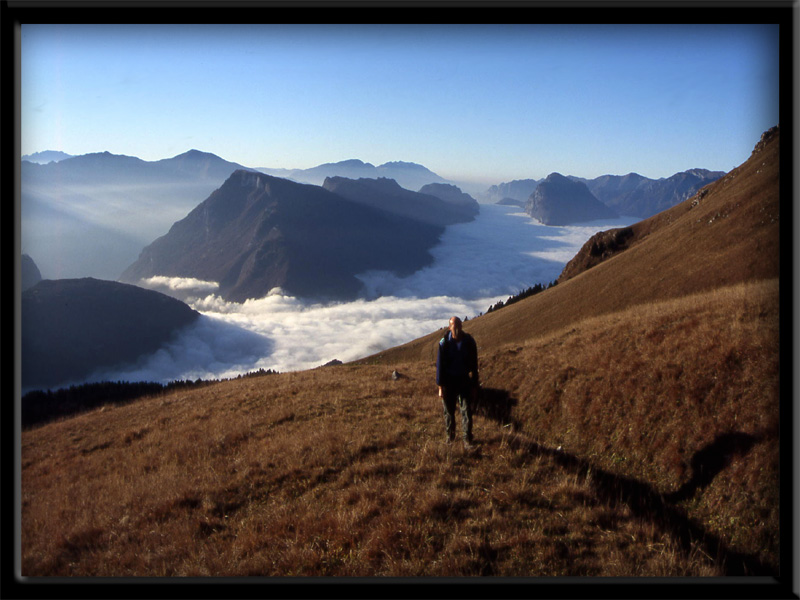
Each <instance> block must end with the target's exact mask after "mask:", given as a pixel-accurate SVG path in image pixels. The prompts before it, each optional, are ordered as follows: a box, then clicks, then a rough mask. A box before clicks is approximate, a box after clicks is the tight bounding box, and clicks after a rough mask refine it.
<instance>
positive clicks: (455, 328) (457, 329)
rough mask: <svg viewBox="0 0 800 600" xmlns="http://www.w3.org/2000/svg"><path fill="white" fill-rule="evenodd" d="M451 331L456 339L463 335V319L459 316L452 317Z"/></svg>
mask: <svg viewBox="0 0 800 600" xmlns="http://www.w3.org/2000/svg"><path fill="white" fill-rule="evenodd" d="M450 333H451V334H452V336H453V338H454V339H456V340H457V339H458V338H460V337H461V319H459V318H458V317H450Z"/></svg>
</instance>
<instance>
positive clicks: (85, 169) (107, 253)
mask: <svg viewBox="0 0 800 600" xmlns="http://www.w3.org/2000/svg"><path fill="white" fill-rule="evenodd" d="M242 168H244V167H242V166H241V165H238V164H236V163H231V162H228V161H225V160H223V159H221V158H219V157H218V156H215V155H213V154H209V153H206V152H200V151H197V150H190V151H189V152H186V153H184V154H180V155H178V156H175V157H173V158H169V159H164V160H159V161H152V162H150V161H143V160H141V159H139V158H135V157H132V156H122V155H116V154H111V153H108V152H102V153H94V154H85V155H81V156H75V157H72V158H67V159H64V160H60V161H58V162H50V163H48V164H35V163H32V162H29V161H23V162H22V163H21V205H20V208H21V223H20V225H21V234H22V251H23V252H24V253H26V254H28V255H30V256H32V257H33V258H34V259H35V260H36V263H37V264H38V265H39V269H40V270H41V271H42V274H43V276H44V277H45V278H48V279H60V278H75V277H84V276H92V277H97V278H100V279H116V277H117V275H118V274H119V273H120V271H122V269H124V268H125V267H126V266H127V265H129V264H130V263H131V262H132V261H134V260H136V257H137V256H138V255H139V252H141V250H142V248H143V247H144V246H145V245H147V244H149V243H150V242H152V241H153V240H154V239H155V238H157V237H158V236H160V235H163V234H164V233H166V231H167V230H168V229H169V227H170V225H171V224H172V223H174V222H175V221H177V220H178V219H181V218H183V217H184V216H186V214H187V213H188V212H189V211H190V210H191V209H192V208H194V207H195V206H197V204H198V203H199V202H201V201H202V200H203V199H204V198H206V197H207V196H208V195H209V194H210V193H211V192H212V191H214V190H215V189H217V188H218V187H219V186H220V185H222V183H223V182H224V181H225V179H227V178H228V176H229V175H230V174H231V173H233V172H234V171H235V170H237V169H242Z"/></svg>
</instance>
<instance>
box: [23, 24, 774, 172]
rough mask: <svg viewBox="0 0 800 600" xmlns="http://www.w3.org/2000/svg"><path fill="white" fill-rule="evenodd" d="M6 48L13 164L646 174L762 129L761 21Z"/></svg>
mask: <svg viewBox="0 0 800 600" xmlns="http://www.w3.org/2000/svg"><path fill="white" fill-rule="evenodd" d="M21 51H22V52H21V61H22V77H21V134H22V137H21V143H22V147H21V150H22V154H30V153H33V152H37V151H43V150H62V151H64V152H67V153H69V154H85V153H89V152H100V151H109V152H112V153H114V154H126V155H131V156H138V157H139V158H142V159H144V160H159V159H162V158H169V157H171V156H175V155H177V154H180V153H182V152H185V151H187V150H189V149H192V148H196V149H199V150H203V151H206V152H213V153H214V154H217V155H219V156H221V157H223V158H225V159H227V160H231V161H235V162H238V163H240V164H243V165H246V166H249V167H272V168H309V167H312V166H316V165H318V164H321V163H325V162H336V161H340V160H345V159H350V158H358V159H361V160H364V161H367V162H371V163H373V164H376V165H378V164H381V163H384V162H387V161H394V160H402V161H410V162H416V163H420V164H423V165H425V166H426V167H428V168H430V169H431V170H433V171H435V172H436V173H438V174H439V175H442V176H444V177H447V178H451V179H454V180H480V181H486V182H488V183H498V182H501V181H511V180H513V179H525V178H537V179H538V178H541V177H545V176H547V175H548V174H549V173H551V172H554V171H557V172H560V173H562V174H565V175H577V176H582V177H590V178H591V177H597V176H599V175H603V174H609V173H610V174H619V175H624V174H626V173H629V172H637V173H640V174H642V175H645V176H647V177H652V178H658V177H668V176H670V175H672V174H674V173H676V172H679V171H683V170H686V169H690V168H695V167H699V168H707V169H711V170H721V171H728V170H730V169H732V168H734V167H736V166H738V165H739V164H741V163H742V162H744V160H746V159H747V158H748V156H749V155H750V152H751V151H752V149H753V146H754V145H755V144H756V142H757V141H758V139H759V137H760V135H761V133H763V132H764V131H765V130H766V129H768V128H769V127H772V126H774V125H776V124H778V27H777V25H674V26H670V25H602V26H600V25H598V26H593V25H563V26H556V25H514V26H512V25H409V26H406V25H350V26H346V25H328V26H325V25H315V26H311V25H253V26H240V25H181V26H168V25H159V26H154V25H26V24H23V25H22V26H21Z"/></svg>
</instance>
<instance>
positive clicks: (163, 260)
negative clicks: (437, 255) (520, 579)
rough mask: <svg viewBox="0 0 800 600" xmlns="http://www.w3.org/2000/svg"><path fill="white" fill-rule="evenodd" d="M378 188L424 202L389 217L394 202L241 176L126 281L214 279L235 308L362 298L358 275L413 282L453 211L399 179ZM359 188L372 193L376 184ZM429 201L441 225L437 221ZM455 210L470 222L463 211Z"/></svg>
mask: <svg viewBox="0 0 800 600" xmlns="http://www.w3.org/2000/svg"><path fill="white" fill-rule="evenodd" d="M347 181H348V182H352V180H347ZM370 181H371V182H375V183H374V184H375V185H379V186H384V187H389V188H391V189H392V190H394V191H395V192H397V193H398V194H399V197H400V199H402V200H403V201H405V200H408V198H409V197H411V198H416V199H418V200H419V202H418V203H417V204H416V205H414V207H413V210H412V211H408V210H405V209H404V210H387V209H386V206H387V205H386V204H382V207H381V208H378V207H376V206H374V205H369V204H370V203H371V202H372V199H373V197H372V196H369V197H368V198H367V199H363V198H362V199H361V200H360V201H358V202H356V201H353V200H351V199H348V198H345V197H343V196H342V195H340V194H338V193H333V192H332V191H329V190H328V189H325V188H323V187H320V186H316V185H310V184H301V183H296V182H293V181H290V180H288V179H283V178H278V177H273V176H270V175H267V174H263V173H257V172H254V171H244V170H239V171H236V172H234V173H233V174H232V175H231V176H230V177H229V178H228V180H227V181H225V183H224V184H223V185H222V186H221V187H220V188H219V189H218V190H216V191H215V192H213V193H212V194H211V195H210V196H209V197H208V198H207V199H206V200H205V201H203V202H202V203H200V204H199V205H198V206H197V207H196V208H195V209H194V210H192V211H191V212H190V213H189V214H188V215H187V216H186V217H185V218H184V219H181V220H180V221H178V222H177V223H175V224H174V225H173V226H172V228H171V229H170V230H169V232H168V233H167V234H166V235H164V236H162V237H160V238H159V239H157V240H155V241H154V242H153V243H152V244H150V245H149V246H147V247H146V248H145V249H144V250H143V251H142V253H141V255H140V256H139V259H138V260H137V261H135V262H134V263H133V264H132V265H130V266H129V267H128V268H127V269H125V271H124V272H123V273H122V274H121V275H120V280H121V281H126V282H131V283H141V282H142V280H145V279H147V278H149V277H153V276H156V275H160V276H167V277H191V278H196V279H200V280H204V281H214V282H217V283H219V295H220V296H222V297H223V298H225V299H227V300H230V301H234V302H243V301H245V300H247V299H248V298H261V297H263V296H265V295H267V294H268V293H269V292H270V290H272V289H273V288H281V289H282V290H284V291H285V292H287V293H290V294H292V295H296V296H300V297H313V298H317V299H338V300H341V299H354V298H355V297H356V296H357V294H358V293H359V291H360V290H361V288H362V283H361V282H360V281H359V280H358V279H357V278H356V275H357V274H359V273H362V272H364V271H367V270H371V269H379V270H388V271H393V272H395V273H397V274H398V275H409V274H411V273H413V272H414V271H416V270H418V269H421V268H422V267H424V266H426V265H428V264H430V263H431V262H432V260H433V259H432V257H431V255H430V254H429V253H428V251H429V250H430V249H431V248H432V247H433V246H434V245H436V244H437V243H438V241H439V236H440V235H441V234H442V233H443V232H444V224H442V222H439V221H441V220H444V218H445V216H446V214H447V213H445V212H443V209H444V208H447V207H448V206H450V205H448V204H446V203H444V202H443V201H441V200H440V199H438V198H436V197H433V196H426V195H424V194H416V193H415V192H410V191H408V190H403V189H402V188H399V186H397V184H396V183H395V182H394V181H391V180H370ZM341 183H342V184H344V183H345V182H341ZM352 184H353V185H354V186H355V187H357V188H359V189H361V188H365V189H367V190H368V191H369V190H371V189H372V186H373V183H370V182H352ZM381 202H385V198H384V199H381ZM426 203H427V204H430V205H431V210H430V212H431V214H436V215H437V219H434V220H431V219H429V218H428V211H427V208H426V206H425V204H426ZM389 206H393V203H392V202H389ZM437 210H438V211H439V212H436V211H437ZM452 213H453V214H456V215H459V217H458V218H462V219H463V216H461V213H460V208H459V207H457V206H456V207H454V208H453V209H452ZM453 218H455V217H453ZM448 222H452V219H450V220H449V221H448Z"/></svg>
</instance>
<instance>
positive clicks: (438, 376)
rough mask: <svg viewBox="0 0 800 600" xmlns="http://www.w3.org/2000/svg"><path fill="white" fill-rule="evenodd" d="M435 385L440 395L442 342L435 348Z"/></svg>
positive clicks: (440, 395)
mask: <svg viewBox="0 0 800 600" xmlns="http://www.w3.org/2000/svg"><path fill="white" fill-rule="evenodd" d="M436 385H437V386H438V388H439V397H440V398H441V397H442V342H441V341H440V342H439V345H438V347H437V350H436Z"/></svg>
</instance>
